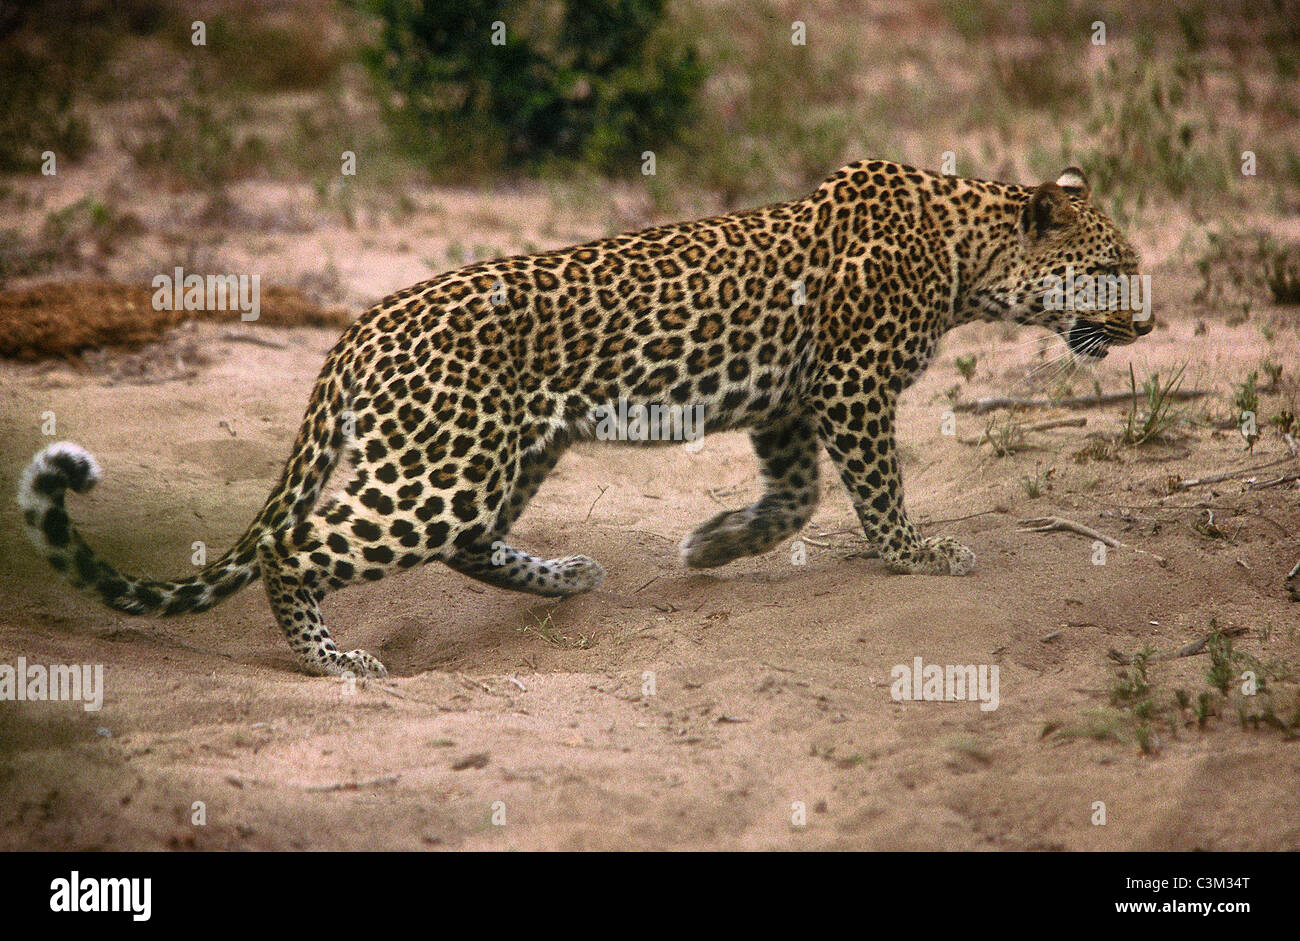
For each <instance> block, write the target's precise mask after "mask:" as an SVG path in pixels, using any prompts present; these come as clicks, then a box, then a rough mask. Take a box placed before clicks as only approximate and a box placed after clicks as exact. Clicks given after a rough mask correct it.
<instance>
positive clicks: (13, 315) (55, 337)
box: [0, 281, 351, 362]
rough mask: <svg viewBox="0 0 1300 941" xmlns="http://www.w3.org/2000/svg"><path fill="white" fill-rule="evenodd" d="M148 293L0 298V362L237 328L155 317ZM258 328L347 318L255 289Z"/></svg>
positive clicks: (67, 287)
mask: <svg viewBox="0 0 1300 941" xmlns="http://www.w3.org/2000/svg"><path fill="white" fill-rule="evenodd" d="M153 297H154V291H153V290H152V289H151V288H149V287H146V286H144V285H136V284H118V283H115V282H111V281H86V282H62V283H57V284H41V285H37V286H35V287H30V288H24V289H22V290H15V291H4V292H0V356H3V357H7V358H10V359H18V360H25V361H28V362H30V361H34V360H40V359H49V358H52V357H68V356H73V355H75V354H77V353H80V352H82V351H83V350H89V349H99V348H103V347H115V348H124V349H135V348H138V347H141V346H144V345H146V344H149V343H153V342H156V341H157V340H159V339H160V338H161V337H162V335H163V334H164V333H165V332H166V331H167V330H168V329H169V328H171V327H174V326H176V325H177V324H179V323H181V322H182V321H185V320H214V321H233V322H239V320H240V313H239V311H238V310H199V311H191V310H155V309H154V304H153ZM257 322H258V323H259V324H262V325H264V326H273V327H343V326H346V325H347V324H348V323H350V322H351V317H350V316H349V315H348V313H347V312H346V311H343V310H341V309H338V308H325V307H321V306H320V305H319V304H316V303H314V302H312V301H311V300H309V299H308V298H307V297H306V296H304V295H303V293H302V292H301V291H299V290H297V289H295V288H285V287H266V288H263V289H262V290H261V297H260V311H259V316H258V320H257Z"/></svg>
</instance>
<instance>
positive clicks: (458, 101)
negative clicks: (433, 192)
mask: <svg viewBox="0 0 1300 941" xmlns="http://www.w3.org/2000/svg"><path fill="white" fill-rule="evenodd" d="M354 2H355V3H356V5H357V6H359V7H360V8H361V9H362V10H363V11H365V12H367V13H369V14H371V15H373V16H374V17H376V18H377V19H378V21H379V26H380V28H379V36H378V41H377V44H376V45H374V46H372V47H371V48H369V49H368V50H367V52H366V56H365V58H366V62H367V64H368V65H369V67H370V68H371V70H372V71H373V72H374V73H375V74H376V76H377V77H378V78H379V79H380V80H381V81H382V82H384V83H386V84H387V85H389V86H390V87H391V89H392V90H393V92H394V93H395V94H394V95H393V104H392V107H391V109H390V111H391V115H392V117H393V118H394V119H395V122H396V124H397V126H398V130H399V138H400V139H402V140H404V141H406V142H408V143H410V144H411V145H412V147H413V149H414V150H416V151H417V152H420V153H423V154H425V155H427V156H428V157H431V158H432V160H433V162H434V163H438V164H444V165H449V164H450V165H457V164H459V165H465V164H478V165H480V166H482V165H484V164H487V165H491V164H495V163H500V164H504V165H506V166H514V167H519V166H528V165H536V164H538V163H541V162H544V161H545V160H547V159H550V158H557V157H558V158H563V159H576V160H581V161H584V162H586V163H588V164H590V165H591V166H593V167H595V168H597V169H599V170H602V171H617V170H619V169H621V170H623V171H627V170H630V169H632V168H633V167H635V166H637V165H638V164H637V163H636V161H638V160H639V156H640V154H641V152H642V151H644V150H647V149H650V150H658V149H659V148H662V147H664V146H665V145H667V144H670V143H672V142H673V141H674V140H675V139H676V138H677V135H678V133H679V131H680V130H681V129H682V128H684V127H685V126H686V125H687V124H689V123H690V121H691V120H692V119H693V110H694V109H693V106H692V102H693V99H694V95H695V92H696V90H697V89H698V87H699V85H700V83H701V81H702V80H703V78H704V69H703V67H702V65H701V64H700V59H699V56H698V54H697V51H696V49H695V47H694V45H693V44H692V43H689V42H684V41H682V40H681V39H680V38H679V37H678V36H675V35H673V33H672V32H671V30H670V24H669V22H668V20H667V17H666V15H665V12H664V2H663V0H556V2H544V0H440V2H438V3H436V4H431V3H423V2H420V0H354ZM494 24H503V25H504V30H502V28H501V26H494ZM502 33H504V35H502ZM494 40H496V41H495V42H494Z"/></svg>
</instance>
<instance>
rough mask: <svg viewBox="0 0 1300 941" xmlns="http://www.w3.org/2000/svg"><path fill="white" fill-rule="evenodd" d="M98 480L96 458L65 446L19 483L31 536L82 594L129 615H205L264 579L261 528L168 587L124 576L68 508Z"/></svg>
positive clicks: (49, 452) (36, 461) (39, 458)
mask: <svg viewBox="0 0 1300 941" xmlns="http://www.w3.org/2000/svg"><path fill="white" fill-rule="evenodd" d="M99 476H100V475H99V464H98V463H96V461H95V459H94V458H93V457H92V456H91V455H90V454H89V452H87V451H86V450H85V449H83V448H81V447H79V446H78V445H75V444H73V443H72V442H70V441H60V442H58V443H57V444H52V445H50V446H49V447H47V448H46V449H45V450H43V451H41V452H40V453H39V454H37V455H36V456H35V457H34V458H32V462H31V463H30V464H28V465H27V470H26V471H25V472H24V473H23V476H22V480H21V481H20V482H19V484H18V505H19V508H20V509H21V510H22V516H23V524H24V526H25V527H26V530H27V535H28V538H30V539H31V541H32V542H33V543H35V544H36V547H37V549H39V550H40V552H41V555H43V556H45V558H46V560H48V561H49V563H50V565H52V566H54V568H55V569H57V570H58V571H60V572H62V573H63V574H64V576H65V577H66V578H67V579H68V581H70V582H71V583H72V584H73V585H74V586H76V587H77V588H81V589H84V590H87V591H89V592H91V593H93V594H95V595H97V596H98V597H99V599H100V600H101V601H103V602H104V604H106V605H108V606H109V607H110V608H113V609H115V610H117V611H123V612H125V613H127V614H184V613H187V612H190V611H205V610H207V609H208V608H210V607H212V606H213V605H215V604H216V603H217V602H219V601H221V600H222V599H224V598H226V597H228V596H229V595H232V594H234V593H235V592H236V591H238V590H239V589H240V588H242V587H243V586H244V585H247V584H248V583H249V582H251V581H252V580H253V579H255V578H257V574H258V571H257V536H258V533H257V532H256V531H254V530H250V531H249V532H248V533H245V534H244V536H243V538H241V539H240V540H239V542H238V543H236V544H235V546H234V547H233V548H232V549H230V551H229V552H227V553H226V554H225V555H223V556H222V557H221V558H219V559H217V560H216V561H214V562H212V563H211V564H209V565H207V566H205V567H204V568H203V569H201V570H200V571H198V572H196V573H195V574H194V575H192V576H191V577H189V578H182V579H175V580H170V581H162V580H156V579H152V578H140V577H136V576H132V575H125V574H123V573H122V572H119V571H118V570H117V569H116V568H114V567H113V566H112V565H111V564H109V563H108V562H106V561H104V560H103V559H102V558H100V557H99V556H98V555H97V554H96V553H95V550H93V549H91V548H90V546H88V545H86V541H85V540H84V539H82V538H81V534H80V533H79V532H78V531H77V528H76V527H75V526H74V525H73V524H72V521H71V520H70V519H69V518H68V513H67V510H66V509H65V508H64V505H63V495H64V492H65V491H66V490H68V489H72V490H73V491H75V492H77V493H85V492H87V491H88V490H90V489H91V488H92V487H94V486H95V484H96V483H97V482H98V481H99Z"/></svg>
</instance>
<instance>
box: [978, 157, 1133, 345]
mask: <svg viewBox="0 0 1300 941" xmlns="http://www.w3.org/2000/svg"><path fill="white" fill-rule="evenodd" d="M1016 213H1017V215H1016V222H1015V240H1016V244H1015V246H1014V248H1013V250H1012V251H1010V252H1007V253H1005V255H1004V257H1005V258H1006V260H1007V261H1006V266H1005V268H1004V270H1003V271H1002V272H1001V274H1002V278H1003V279H1004V280H1003V284H1002V285H1000V286H999V287H1000V288H1001V290H999V291H997V292H996V293H997V294H998V295H1000V297H1001V298H1002V299H1004V303H1005V310H1004V315H1003V316H1004V317H1005V319H1009V320H1014V321H1016V322H1017V323H1024V324H1038V325H1041V326H1044V327H1048V328H1049V329H1052V330H1055V331H1056V332H1057V333H1059V334H1060V335H1061V336H1062V337H1063V338H1064V340H1065V343H1066V345H1067V346H1068V347H1069V349H1070V351H1071V352H1072V353H1074V355H1075V356H1077V357H1079V358H1080V359H1084V360H1096V359H1100V358H1101V357H1103V356H1105V355H1106V353H1107V351H1108V349H1109V348H1110V347H1111V346H1112V345H1116V344H1125V343H1132V342H1133V341H1134V340H1136V339H1137V338H1138V337H1140V336H1145V335H1146V334H1148V333H1150V332H1151V329H1152V327H1153V326H1154V321H1153V319H1152V316H1151V296H1150V294H1151V292H1150V278H1149V277H1142V276H1141V275H1139V273H1138V265H1139V259H1138V255H1137V252H1135V251H1134V250H1133V247H1132V246H1131V245H1130V244H1129V242H1128V240H1127V239H1125V238H1124V236H1123V235H1122V234H1121V233H1120V231H1119V230H1118V229H1117V228H1116V226H1115V223H1114V222H1112V221H1111V220H1110V219H1109V218H1108V217H1107V216H1106V214H1105V213H1103V212H1102V211H1101V210H1100V209H1098V208H1097V207H1096V206H1094V205H1093V203H1092V201H1091V199H1090V190H1089V187H1088V181H1087V180H1086V179H1085V178H1084V175H1083V171H1082V170H1080V169H1079V168H1077V167H1070V168H1069V169H1067V170H1065V171H1064V172H1063V173H1062V174H1061V175H1060V177H1059V178H1057V179H1056V180H1055V181H1053V182H1050V183H1043V184H1041V185H1040V186H1037V187H1035V188H1034V189H1032V190H1029V191H1028V192H1027V193H1026V194H1025V195H1024V196H1023V198H1022V200H1021V202H1020V203H1019V205H1018V207H1017V208H1016Z"/></svg>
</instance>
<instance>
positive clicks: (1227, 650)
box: [1205, 631, 1236, 696]
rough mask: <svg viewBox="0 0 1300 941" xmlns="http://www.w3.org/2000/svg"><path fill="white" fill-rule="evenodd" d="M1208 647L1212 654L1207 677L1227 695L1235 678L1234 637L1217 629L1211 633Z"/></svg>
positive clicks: (1206, 672) (1208, 680) (1212, 684)
mask: <svg viewBox="0 0 1300 941" xmlns="http://www.w3.org/2000/svg"><path fill="white" fill-rule="evenodd" d="M1206 649H1207V650H1208V651H1209V654H1210V666H1209V669H1207V670H1206V671H1205V679H1206V681H1207V682H1209V684H1210V685H1211V686H1213V687H1214V688H1215V689H1217V690H1218V691H1219V692H1220V693H1221V694H1223V695H1224V696H1226V695H1228V687H1229V686H1231V685H1232V681H1233V679H1234V678H1235V677H1234V672H1233V662H1234V660H1235V659H1236V657H1235V656H1234V654H1233V652H1232V638H1231V637H1229V636H1227V635H1226V634H1224V633H1222V632H1220V631H1215V632H1213V633H1212V634H1210V639H1209V642H1208V644H1207V645H1206Z"/></svg>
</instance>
